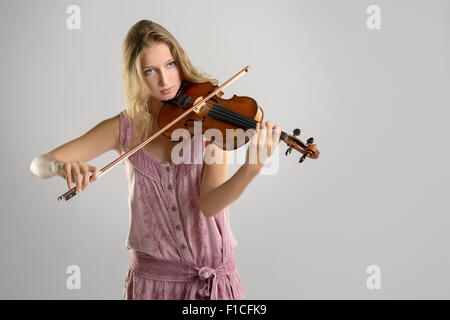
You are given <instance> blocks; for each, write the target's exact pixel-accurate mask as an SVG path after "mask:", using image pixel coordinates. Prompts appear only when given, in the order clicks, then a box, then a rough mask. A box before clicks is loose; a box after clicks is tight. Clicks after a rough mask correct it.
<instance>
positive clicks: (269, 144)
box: [267, 121, 272, 155]
mask: <svg viewBox="0 0 450 320" xmlns="http://www.w3.org/2000/svg"><path fill="white" fill-rule="evenodd" d="M271 154H272V123H270V121H267V155H271Z"/></svg>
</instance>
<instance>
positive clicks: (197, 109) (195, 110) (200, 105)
mask: <svg viewBox="0 0 450 320" xmlns="http://www.w3.org/2000/svg"><path fill="white" fill-rule="evenodd" d="M202 100H203V97H198V98H197V99H195V101H194V105H195V104H196V103H198V102H200V101H202ZM205 104H206V103H205V102H203V103H202V104H199V105H198V106H196V107H195V108H194V109H193V110H192V111H194V112H195V113H196V114H199V113H200V109H201V108H203V106H204V105H205Z"/></svg>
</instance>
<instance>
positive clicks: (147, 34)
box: [122, 20, 218, 148]
mask: <svg viewBox="0 0 450 320" xmlns="http://www.w3.org/2000/svg"><path fill="white" fill-rule="evenodd" d="M161 42H162V43H165V44H167V46H168V47H169V48H170V51H171V53H172V56H173V58H174V60H175V63H176V65H177V67H178V68H179V70H180V73H181V74H180V76H181V80H187V81H189V82H194V83H201V82H206V81H209V82H210V83H211V84H213V85H215V86H217V85H218V80H217V79H214V78H211V77H210V76H209V75H208V74H206V73H204V72H202V71H199V69H198V68H195V67H194V66H193V65H192V63H191V61H190V60H189V58H188V56H187V54H186V53H185V52H184V50H183V48H182V47H181V46H180V44H179V43H178V41H177V40H176V39H175V37H174V36H173V35H172V34H171V33H170V32H169V31H167V30H166V29H165V28H164V27H163V26H161V25H159V24H158V23H156V22H153V21H149V20H141V21H139V22H137V23H136V24H134V25H133V26H132V27H131V28H130V30H129V31H128V34H127V35H126V37H125V40H124V42H123V45H122V58H123V61H122V77H123V79H124V84H125V105H126V107H125V109H124V110H123V111H124V114H125V115H126V117H127V118H128V119H130V120H131V121H133V123H134V127H135V129H136V131H135V136H134V140H133V142H132V143H131V144H130V145H129V146H127V147H126V148H130V147H131V146H133V147H134V146H135V145H137V144H139V143H140V142H142V141H144V140H145V139H146V138H148V136H147V135H148V134H149V132H150V129H151V125H152V122H153V121H154V120H155V119H153V118H154V117H153V116H152V115H151V114H150V112H149V110H148V103H149V101H150V97H151V92H150V90H149V88H148V87H147V85H146V83H145V81H144V75H143V71H142V68H141V62H142V57H143V54H144V51H145V50H146V49H148V48H150V47H152V45H154V44H155V43H161Z"/></svg>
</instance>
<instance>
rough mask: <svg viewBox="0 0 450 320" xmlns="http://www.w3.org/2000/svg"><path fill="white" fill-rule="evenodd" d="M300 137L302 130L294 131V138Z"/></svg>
mask: <svg viewBox="0 0 450 320" xmlns="http://www.w3.org/2000/svg"><path fill="white" fill-rule="evenodd" d="M299 135H300V129H299V128H297V129H294V136H299Z"/></svg>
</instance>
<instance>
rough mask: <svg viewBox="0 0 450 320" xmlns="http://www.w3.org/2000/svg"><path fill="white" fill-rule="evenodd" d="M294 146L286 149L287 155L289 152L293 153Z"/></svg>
mask: <svg viewBox="0 0 450 320" xmlns="http://www.w3.org/2000/svg"><path fill="white" fill-rule="evenodd" d="M292 148H294V147H293V146H290V147H289V148H288V149H287V150H286V153H285V155H287V156H288V155H289V153H291V151H292Z"/></svg>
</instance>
